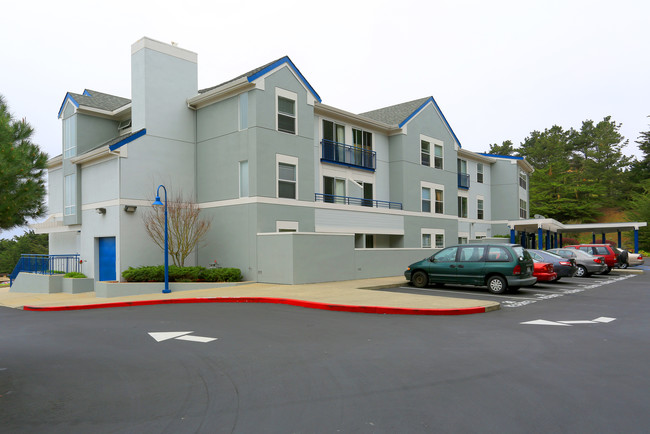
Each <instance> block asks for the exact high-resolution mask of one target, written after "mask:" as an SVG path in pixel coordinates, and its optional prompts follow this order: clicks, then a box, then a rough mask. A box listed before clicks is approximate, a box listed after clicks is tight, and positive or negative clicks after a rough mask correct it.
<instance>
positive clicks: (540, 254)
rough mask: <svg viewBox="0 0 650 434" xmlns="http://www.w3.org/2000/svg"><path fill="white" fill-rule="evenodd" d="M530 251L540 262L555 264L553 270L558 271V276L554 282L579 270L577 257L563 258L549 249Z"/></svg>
mask: <svg viewBox="0 0 650 434" xmlns="http://www.w3.org/2000/svg"><path fill="white" fill-rule="evenodd" d="M528 253H530V256H532V257H533V259H535V260H537V261H539V262H548V263H550V264H553V270H554V271H555V272H556V273H557V278H556V279H555V280H553V282H557V281H558V280H560V279H561V278H563V277H573V276H574V275H575V274H576V271H577V270H578V267H576V261H575V259H567V258H563V257H562V256H560V255H556V254H555V253H551V252H549V251H547V250H536V249H528Z"/></svg>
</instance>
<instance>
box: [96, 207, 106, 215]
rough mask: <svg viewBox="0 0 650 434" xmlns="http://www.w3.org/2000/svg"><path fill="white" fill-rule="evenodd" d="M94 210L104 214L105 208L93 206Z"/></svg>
mask: <svg viewBox="0 0 650 434" xmlns="http://www.w3.org/2000/svg"><path fill="white" fill-rule="evenodd" d="M95 212H96V213H97V214H101V215H103V214H106V208H95Z"/></svg>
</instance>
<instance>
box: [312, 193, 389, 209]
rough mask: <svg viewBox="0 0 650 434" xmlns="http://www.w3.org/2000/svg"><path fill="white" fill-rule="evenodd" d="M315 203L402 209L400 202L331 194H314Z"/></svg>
mask: <svg viewBox="0 0 650 434" xmlns="http://www.w3.org/2000/svg"><path fill="white" fill-rule="evenodd" d="M314 201H315V202H325V203H340V204H344V205H358V206H367V207H372V208H387V209H402V204H401V203H400V202H388V201H385V200H374V199H363V198H360V197H349V196H336V195H333V194H323V193H316V195H315V198H314Z"/></svg>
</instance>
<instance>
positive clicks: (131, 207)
mask: <svg viewBox="0 0 650 434" xmlns="http://www.w3.org/2000/svg"><path fill="white" fill-rule="evenodd" d="M137 208H138V207H137V206H135V205H124V211H126V212H135V210H136V209H137Z"/></svg>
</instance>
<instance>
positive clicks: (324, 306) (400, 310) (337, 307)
mask: <svg viewBox="0 0 650 434" xmlns="http://www.w3.org/2000/svg"><path fill="white" fill-rule="evenodd" d="M187 303H269V304H286V305H289V306H298V307H306V308H310V309H321V310H331V311H336V312H359V313H379V314H395V315H468V314H474V313H484V312H486V309H485V307H468V308H460V309H412V308H404V307H381V306H351V305H345V304H332V303H319V302H316V301H304V300H293V299H289V298H273V297H198V298H171V299H168V300H142V301H120V302H115V303H97V304H81V305H77V306H49V307H47V306H44V307H41V306H23V310H29V311H40V312H56V311H63V310H85V309H103V308H109V307H126V306H151V305H156V304H187Z"/></svg>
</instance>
